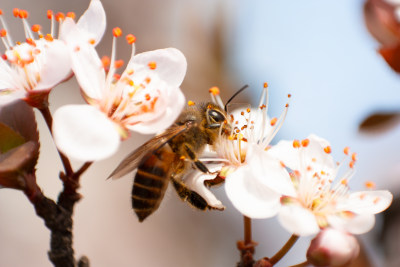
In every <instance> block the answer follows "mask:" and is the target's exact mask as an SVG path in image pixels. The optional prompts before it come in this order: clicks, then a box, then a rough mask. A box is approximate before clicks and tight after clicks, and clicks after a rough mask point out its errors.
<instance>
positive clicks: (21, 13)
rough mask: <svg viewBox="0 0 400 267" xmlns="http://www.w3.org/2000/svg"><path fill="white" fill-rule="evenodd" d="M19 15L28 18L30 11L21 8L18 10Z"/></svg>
mask: <svg viewBox="0 0 400 267" xmlns="http://www.w3.org/2000/svg"><path fill="white" fill-rule="evenodd" d="M18 17H19V18H21V19H26V18H28V11H26V10H24V9H20V10H19V12H18Z"/></svg>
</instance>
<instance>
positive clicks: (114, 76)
mask: <svg viewBox="0 0 400 267" xmlns="http://www.w3.org/2000/svg"><path fill="white" fill-rule="evenodd" d="M113 78H114V80H117V81H118V80H119V79H120V78H121V75H120V74H119V73H114V75H113ZM132 83H133V81H132Z"/></svg>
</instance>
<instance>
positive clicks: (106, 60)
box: [101, 56, 110, 68]
mask: <svg viewBox="0 0 400 267" xmlns="http://www.w3.org/2000/svg"><path fill="white" fill-rule="evenodd" d="M101 63H102V64H103V68H107V67H109V66H110V58H109V57H108V56H103V57H102V58H101Z"/></svg>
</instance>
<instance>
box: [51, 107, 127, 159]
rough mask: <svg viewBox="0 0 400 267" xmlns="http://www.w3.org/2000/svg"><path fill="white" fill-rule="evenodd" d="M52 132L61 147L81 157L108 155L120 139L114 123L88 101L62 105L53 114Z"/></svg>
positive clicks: (101, 157)
mask: <svg viewBox="0 0 400 267" xmlns="http://www.w3.org/2000/svg"><path fill="white" fill-rule="evenodd" d="M53 135H54V141H55V143H56V145H57V147H58V148H59V149H60V151H62V152H63V153H65V154H66V155H67V156H69V157H72V158H74V159H76V160H81V161H95V160H101V159H104V158H107V157H109V156H111V155H112V154H113V153H114V152H115V151H116V150H117V148H118V146H119V143H120V136H119V134H118V131H117V130H116V128H115V125H114V123H113V122H112V121H110V120H109V119H108V118H107V117H106V116H105V115H104V114H103V113H102V112H101V111H99V110H98V109H96V108H95V107H93V106H89V105H67V106H63V107H61V108H59V109H58V110H57V111H56V112H55V114H54V123H53Z"/></svg>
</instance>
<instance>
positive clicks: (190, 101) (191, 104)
mask: <svg viewBox="0 0 400 267" xmlns="http://www.w3.org/2000/svg"><path fill="white" fill-rule="evenodd" d="M187 104H188V106H194V105H195V103H194V102H193V101H192V100H189V101H188V103H187Z"/></svg>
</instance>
